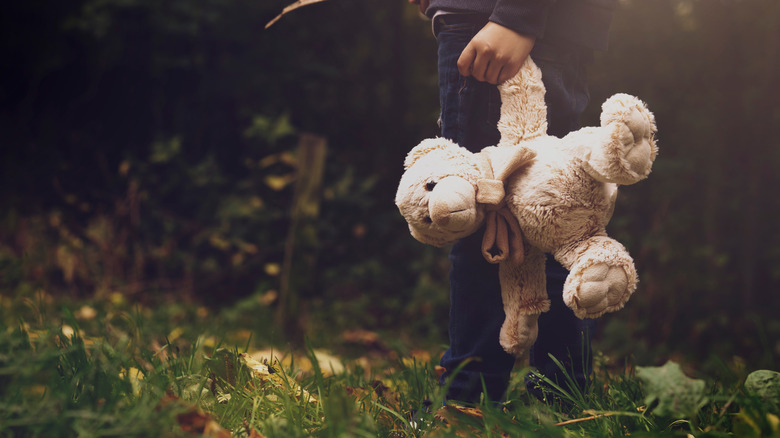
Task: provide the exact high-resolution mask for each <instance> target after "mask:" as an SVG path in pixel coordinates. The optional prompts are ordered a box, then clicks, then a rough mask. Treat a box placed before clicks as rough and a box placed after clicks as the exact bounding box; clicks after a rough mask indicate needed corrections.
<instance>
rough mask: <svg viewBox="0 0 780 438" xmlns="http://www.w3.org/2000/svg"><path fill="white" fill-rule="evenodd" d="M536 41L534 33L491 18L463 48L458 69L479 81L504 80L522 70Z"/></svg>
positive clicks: (499, 81) (498, 82)
mask: <svg viewBox="0 0 780 438" xmlns="http://www.w3.org/2000/svg"><path fill="white" fill-rule="evenodd" d="M535 41H536V38H535V37H533V36H529V35H523V34H520V33H517V32H515V31H514V30H512V29H509V28H508V27H504V26H502V25H500V24H498V23H494V22H492V21H489V22H488V24H486V25H485V27H483V28H482V30H480V31H479V32H478V33H477V34H476V35H475V36H474V38H473V39H472V40H471V42H469V44H468V45H467V46H466V48H465V49H463V53H461V55H460V58H458V71H460V74H462V75H463V76H473V77H474V79H476V80H478V81H483V82H489V83H491V84H500V83H502V82H504V81H506V80H507V79H509V78H511V77H513V76H514V75H515V74H517V72H518V71H520V67H521V66H522V65H523V63H524V62H525V59H526V58H527V57H528V54H529V53H531V49H533V47H534V42H535Z"/></svg>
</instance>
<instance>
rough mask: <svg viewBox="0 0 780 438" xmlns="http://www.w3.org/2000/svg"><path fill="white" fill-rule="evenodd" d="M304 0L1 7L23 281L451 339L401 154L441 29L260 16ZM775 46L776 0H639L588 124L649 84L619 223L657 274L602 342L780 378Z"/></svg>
mask: <svg viewBox="0 0 780 438" xmlns="http://www.w3.org/2000/svg"><path fill="white" fill-rule="evenodd" d="M287 3H289V2H288V1H285V0H273V1H270V0H268V1H247V0H197V1H193V0H168V1H165V2H159V1H152V0H77V1H69V2H52V1H26V2H12V3H10V4H8V5H5V6H4V11H3V14H2V15H0V54H2V59H3V62H2V66H0V84H2V85H1V86H0V149H1V152H0V154H1V155H0V160H1V161H2V163H0V172H2V175H0V184H1V185H0V269H2V271H1V272H2V277H0V287H2V292H0V293H1V294H2V295H5V296H6V297H15V296H25V295H28V296H33V295H34V294H36V293H39V292H40V291H45V293H46V294H48V295H51V296H55V297H69V298H76V299H95V298H96V297H97V298H100V297H103V298H105V297H113V296H116V295H117V294H120V295H121V296H123V297H125V298H126V299H127V300H130V301H131V302H138V303H141V304H143V305H155V304H156V303H159V302H165V301H169V302H170V301H181V302H192V303H198V304H203V305H206V306H209V307H211V308H220V307H225V306H232V305H236V303H241V302H247V300H250V301H251V302H254V303H261V304H262V305H261V306H258V308H257V309H255V310H253V312H256V318H257V319H258V320H263V321H266V322H267V326H268V327H270V328H269V330H271V331H272V332H273V336H272V337H273V338H274V339H276V340H277V341H279V342H282V343H284V342H289V343H292V344H296V343H299V342H301V341H302V339H303V338H304V337H306V336H308V337H310V338H315V339H316V338H317V337H328V336H335V334H338V333H343V332H345V331H348V330H355V329H361V330H370V331H373V332H378V333H382V334H384V335H385V336H386V337H387V338H391V337H392V338H395V339H400V340H401V341H402V342H408V343H415V342H429V343H431V344H434V345H436V344H442V345H443V344H445V343H446V339H447V337H446V333H447V319H448V316H447V308H448V304H447V302H448V298H447V295H448V292H447V290H448V288H447V273H448V262H447V257H446V250H442V249H436V248H432V247H427V246H424V245H422V244H420V243H418V242H416V241H414V240H413V239H412V238H411V237H410V236H409V234H408V231H407V228H406V225H405V223H404V221H403V219H402V218H401V217H400V215H399V214H398V212H397V210H396V208H395V206H394V205H393V197H394V193H395V188H396V184H397V181H398V180H399V178H400V175H401V172H402V162H403V158H404V156H405V154H406V153H407V152H408V150H409V149H410V148H411V147H412V146H414V145H415V144H417V142H419V141H420V140H421V139H423V138H426V137H431V136H435V135H437V134H438V130H437V127H436V119H437V117H438V93H437V83H436V82H437V79H436V70H435V50H436V42H435V39H434V38H433V35H432V33H431V28H430V23H429V22H428V21H426V20H425V19H424V18H423V17H421V16H420V15H419V14H418V12H417V11H416V8H415V7H412V6H409V5H407V4H406V2H405V1H404V0H392V1H379V0H370V1H369V0H330V1H326V2H322V3H319V4H316V5H312V6H308V7H305V8H301V9H299V10H297V11H295V12H293V13H290V14H288V15H286V16H285V17H284V18H283V19H282V20H280V21H279V22H278V23H276V24H275V25H274V26H272V27H271V28H269V29H264V25H265V23H267V22H268V21H269V20H271V19H272V18H273V17H274V16H276V15H277V14H278V13H279V12H280V11H281V10H282V8H283V7H284V6H286V4H287ZM778 44H780V3H778V2H777V1H775V0H743V1H729V0H698V1H697V0H653V1H643V0H622V1H620V6H619V9H618V11H617V13H616V16H615V20H614V24H613V26H612V37H611V45H610V49H609V51H608V52H606V53H599V54H597V57H596V60H595V62H594V64H593V65H592V66H591V68H590V71H589V74H590V82H591V104H590V106H589V109H588V111H587V113H586V114H585V116H584V117H583V120H582V124H583V126H587V125H594V124H597V121H598V113H599V106H600V104H601V102H602V101H603V100H604V99H606V98H607V97H608V96H610V95H611V94H613V93H616V92H626V93H631V94H634V95H637V96H639V97H640V98H642V99H643V100H645V101H646V102H647V103H648V106H649V107H650V109H651V110H652V111H653V112H654V113H655V115H656V118H657V124H658V128H659V134H658V143H659V147H660V155H659V157H658V160H657V161H656V163H655V167H654V171H653V173H652V175H651V177H650V178H649V179H648V180H647V181H644V182H642V183H640V184H637V185H635V186H631V187H626V188H625V189H623V190H622V191H621V194H620V196H619V198H618V205H617V208H616V214H615V217H614V218H613V220H612V223H611V224H610V226H609V229H608V231H609V232H610V234H611V235H612V236H614V237H615V238H617V239H618V240H620V241H621V242H623V243H624V244H625V245H626V246H627V248H628V249H629V251H630V252H631V253H632V255H633V256H634V257H635V260H636V264H637V267H638V269H639V272H640V286H639V290H638V292H637V293H636V294H635V295H634V297H633V298H632V300H631V301H630V302H629V304H628V305H627V307H626V308H625V309H624V310H621V311H620V312H617V313H615V314H611V315H608V316H605V317H604V318H602V322H601V323H600V326H599V327H600V329H599V334H598V343H599V345H598V347H599V349H600V350H603V351H605V352H608V353H609V354H611V355H614V356H615V357H621V358H622V357H628V358H631V360H633V361H635V362H636V363H639V364H643V365H647V364H660V363H663V362H664V361H665V360H666V359H668V358H670V357H671V358H675V357H677V358H679V357H683V358H685V359H686V360H691V361H697V362H699V363H705V362H708V361H710V360H711V359H714V358H716V359H719V360H725V361H732V360H739V361H743V362H747V363H749V364H751V367H759V366H764V367H769V368H772V369H776V364H777V358H778V356H780V319H778V318H777V315H779V314H780V304H778V303H779V301H778V299H777V293H778V292H779V291H780V233H779V232H778V231H777V218H778V216H779V215H780V196H778V193H777V191H778V188H780V184H779V183H780V176H778V175H779V173H778V172H777V171H776V169H778V168H779V167H780V147H779V146H780V144H779V143H780V142H779V141H778V137H777V133H776V132H775V130H776V127H777V126H780V85H779V84H778V80H777V78H778V77H780V64H779V63H778V51H779V47H778ZM323 145H327V146H326V151H327V152H326V155H325V156H324V157H325V158H324V160H318V159H317V153H321V152H323V151H324V150H325V149H323ZM306 151H309V152H312V151H314V152H313V153H311V154H309V155H307V154H306V153H305V152H306ZM307 157H308V158H307ZM312 157H313V161H312V160H311V159H312ZM320 157H321V156H320ZM319 164H322V168H321V170H322V174H321V180H320V179H318V178H317V176H318V169H319V167H318V165H319ZM312 175H313V177H312ZM307 178H308V179H307ZM304 180H306V181H308V182H306V183H303V182H302V181H304ZM306 184H308V186H307V187H309V189H313V190H308V191H307V190H306V187H304V186H305V185H306ZM264 326H265V325H264ZM391 335H392V336H391ZM442 351H443V350H442Z"/></svg>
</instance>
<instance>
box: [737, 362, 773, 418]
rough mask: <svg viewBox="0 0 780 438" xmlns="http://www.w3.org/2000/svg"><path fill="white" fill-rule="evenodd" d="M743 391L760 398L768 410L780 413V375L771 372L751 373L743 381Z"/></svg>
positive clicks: (759, 371)
mask: <svg viewBox="0 0 780 438" xmlns="http://www.w3.org/2000/svg"><path fill="white" fill-rule="evenodd" d="M745 390H746V391H747V392H748V393H750V394H752V395H755V396H757V397H758V398H760V399H761V401H762V402H763V403H764V404H766V406H767V407H768V408H769V410H771V411H774V412H775V413H778V412H780V373H778V372H776V371H771V370H758V371H753V372H752V373H750V374H749V375H748V376H747V379H745Z"/></svg>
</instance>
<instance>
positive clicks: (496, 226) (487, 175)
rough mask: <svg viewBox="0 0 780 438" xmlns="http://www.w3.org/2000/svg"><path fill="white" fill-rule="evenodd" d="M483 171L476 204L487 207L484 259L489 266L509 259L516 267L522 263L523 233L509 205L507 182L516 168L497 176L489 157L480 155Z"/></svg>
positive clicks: (523, 252)
mask: <svg viewBox="0 0 780 438" xmlns="http://www.w3.org/2000/svg"><path fill="white" fill-rule="evenodd" d="M481 155H482V160H481V163H480V168H481V170H482V174H483V179H481V180H479V181H477V202H478V203H481V204H485V206H486V208H487V213H486V217H485V234H484V235H483V236H482V256H483V257H485V260H487V261H488V262H490V263H494V264H495V263H499V262H502V261H504V260H506V259H507V258H508V257H509V258H510V260H511V262H512V263H513V264H520V263H522V262H523V258H524V256H525V251H524V249H523V233H522V231H521V229H520V224H519V223H518V222H517V219H516V218H515V217H514V215H513V214H512V212H511V211H510V210H509V208H508V207H507V206H506V201H505V199H504V198H505V196H506V193H505V192H504V179H506V178H507V177H508V176H509V175H510V174H511V173H512V172H513V171H514V170H515V169H516V167H515V168H512V169H505V171H504V172H501V174H500V175H498V179H496V178H495V177H494V172H493V165H492V163H491V160H490V158H489V157H488V155H487V154H481Z"/></svg>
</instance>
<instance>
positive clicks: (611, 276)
mask: <svg viewBox="0 0 780 438" xmlns="http://www.w3.org/2000/svg"><path fill="white" fill-rule="evenodd" d="M555 257H556V259H557V260H558V261H560V262H561V264H563V265H564V266H565V267H567V268H568V269H569V271H570V272H569V276H568V277H567V278H566V283H565V284H564V286H563V300H564V302H565V303H566V305H567V306H569V307H570V308H571V309H572V310H573V311H574V314H575V315H577V316H578V317H579V318H597V317H599V316H601V315H603V314H605V313H607V312H614V311H615V310H618V309H621V308H622V307H623V306H624V305H625V303H626V301H628V298H629V297H630V296H631V294H632V293H634V291H635V290H636V284H637V274H636V268H635V267H634V261H633V260H632V259H631V256H630V255H629V254H628V252H627V251H626V249H625V248H624V247H623V245H621V244H620V243H619V242H618V241H616V240H614V239H612V238H610V237H607V236H595V237H591V238H589V239H587V240H584V241H582V242H579V244H577V245H575V246H573V247H569V248H568V250H566V251H559V252H558V253H556V254H555Z"/></svg>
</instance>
